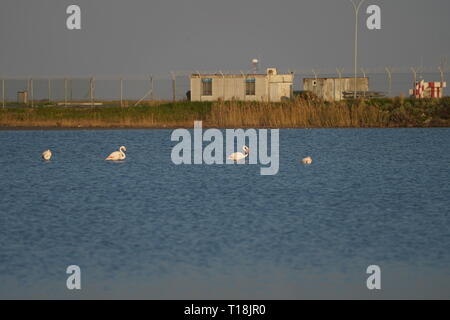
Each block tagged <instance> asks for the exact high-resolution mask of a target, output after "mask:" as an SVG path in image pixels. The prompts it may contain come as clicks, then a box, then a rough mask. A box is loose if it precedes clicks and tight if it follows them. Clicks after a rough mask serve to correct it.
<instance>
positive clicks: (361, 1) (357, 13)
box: [350, 0, 366, 99]
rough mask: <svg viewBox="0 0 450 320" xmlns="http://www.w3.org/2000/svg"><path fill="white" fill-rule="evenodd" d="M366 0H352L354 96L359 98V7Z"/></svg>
mask: <svg viewBox="0 0 450 320" xmlns="http://www.w3.org/2000/svg"><path fill="white" fill-rule="evenodd" d="M364 1H366V0H360V1H359V3H358V4H356V3H355V1H354V0H350V2H351V3H352V5H353V8H354V9H355V87H354V88H353V89H354V98H355V99H356V98H357V92H356V86H357V83H358V24H359V9H361V5H362V4H363V3H364Z"/></svg>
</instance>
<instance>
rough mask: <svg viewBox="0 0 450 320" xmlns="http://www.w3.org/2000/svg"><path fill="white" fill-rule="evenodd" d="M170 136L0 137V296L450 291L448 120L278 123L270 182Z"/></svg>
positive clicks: (420, 294)
mask: <svg viewBox="0 0 450 320" xmlns="http://www.w3.org/2000/svg"><path fill="white" fill-rule="evenodd" d="M170 135H171V131H170V130H111V131H94V130H93V131H65V130H64V131H0V144H1V146H2V152H1V155H0V168H1V169H0V199H1V202H0V298H24V297H25V298H103V297H112V298H156V299H158V298H225V299H227V298H239V299H240V298H263V299H265V298H275V299H278V298H284V299H297V298H447V299H448V298H450V268H449V266H450V250H449V248H450V209H449V208H450V197H449V195H450V185H449V181H450V173H449V169H450V166H449V164H450V148H449V141H450V130H449V129H386V130H356V129H349V130H281V132H280V144H281V147H280V172H279V174H278V175H277V176H265V177H263V176H261V175H260V174H259V169H260V167H259V166H248V165H244V166H233V165H231V166H230V165H223V166H205V165H200V166H175V165H173V164H172V162H171V159H170V154H171V148H172V147H173V145H174V143H173V142H171V141H170ZM120 145H125V146H126V147H127V149H128V158H127V160H126V161H124V162H120V163H109V162H106V161H104V160H103V159H104V158H105V157H106V156H107V155H108V154H109V153H110V152H112V151H114V150H115V149H117V148H118V147H119V146H120ZM48 148H50V149H52V150H53V154H54V157H53V160H52V161H51V162H48V163H45V162H43V161H41V160H40V153H41V152H42V151H43V150H46V149H48ZM309 155H311V156H312V157H313V159H314V164H313V165H312V166H309V167H305V166H303V165H301V164H300V162H299V160H300V159H301V158H303V157H306V156H309ZM73 264H75V265H79V266H80V267H81V269H82V286H83V289H82V290H81V291H80V292H69V291H68V290H67V289H65V285H66V279H67V276H68V275H66V273H65V270H66V268H67V266H69V265H73ZM373 264H376V265H379V266H380V267H381V268H382V276H383V278H382V279H383V280H382V281H383V282H382V283H383V290H382V291H381V292H377V293H374V292H369V291H368V290H367V288H366V279H367V277H368V275H367V274H366V268H367V267H368V266H369V265H373Z"/></svg>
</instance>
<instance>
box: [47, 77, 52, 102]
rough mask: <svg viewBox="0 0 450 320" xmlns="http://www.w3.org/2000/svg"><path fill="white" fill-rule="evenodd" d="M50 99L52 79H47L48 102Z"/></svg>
mask: <svg viewBox="0 0 450 320" xmlns="http://www.w3.org/2000/svg"><path fill="white" fill-rule="evenodd" d="M51 101H52V80H50V78H49V79H48V102H49V103H50V102H51Z"/></svg>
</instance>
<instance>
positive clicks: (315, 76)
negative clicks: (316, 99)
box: [312, 69, 319, 96]
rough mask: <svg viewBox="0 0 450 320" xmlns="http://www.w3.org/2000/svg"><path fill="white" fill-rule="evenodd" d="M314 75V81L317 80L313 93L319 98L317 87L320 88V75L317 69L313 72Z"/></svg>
mask: <svg viewBox="0 0 450 320" xmlns="http://www.w3.org/2000/svg"><path fill="white" fill-rule="evenodd" d="M312 72H313V74H314V79H315V80H316V85H315V86H314V91H313V93H314V94H315V95H316V96H317V95H318V94H317V86H318V83H317V82H318V78H319V74H318V73H317V72H316V70H315V69H313V70H312Z"/></svg>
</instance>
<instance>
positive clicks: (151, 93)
mask: <svg viewBox="0 0 450 320" xmlns="http://www.w3.org/2000/svg"><path fill="white" fill-rule="evenodd" d="M153 89H154V88H153V76H152V75H150V90H151V91H150V101H153Z"/></svg>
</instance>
